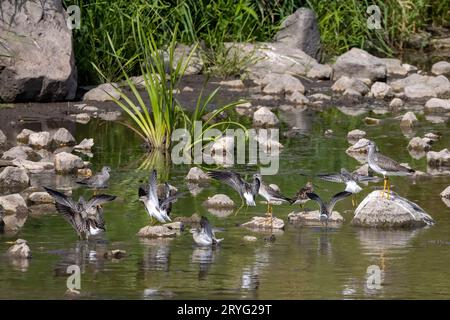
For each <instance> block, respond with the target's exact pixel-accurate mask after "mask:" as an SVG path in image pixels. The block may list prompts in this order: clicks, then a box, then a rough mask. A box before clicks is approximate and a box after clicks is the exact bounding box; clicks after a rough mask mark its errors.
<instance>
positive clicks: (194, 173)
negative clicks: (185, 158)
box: [185, 167, 210, 181]
mask: <svg viewBox="0 0 450 320" xmlns="http://www.w3.org/2000/svg"><path fill="white" fill-rule="evenodd" d="M185 179H186V180H187V181H207V180H210V178H209V176H208V175H207V174H206V173H204V172H203V170H202V169H200V168H199V167H192V168H191V169H190V170H189V172H188V174H187V176H186V178H185Z"/></svg>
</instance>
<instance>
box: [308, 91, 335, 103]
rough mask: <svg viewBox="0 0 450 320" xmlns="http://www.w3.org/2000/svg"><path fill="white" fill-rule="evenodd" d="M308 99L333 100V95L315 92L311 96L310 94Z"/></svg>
mask: <svg viewBox="0 0 450 320" xmlns="http://www.w3.org/2000/svg"><path fill="white" fill-rule="evenodd" d="M308 99H310V100H313V101H316V100H326V101H329V100H331V97H330V96H329V95H326V94H323V93H315V94H312V95H310V96H308Z"/></svg>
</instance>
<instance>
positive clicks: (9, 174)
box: [0, 167, 30, 193]
mask: <svg viewBox="0 0 450 320" xmlns="http://www.w3.org/2000/svg"><path fill="white" fill-rule="evenodd" d="M29 185H30V177H29V176H28V173H27V171H26V170H25V169H22V168H16V167H6V168H5V169H4V170H3V171H2V172H0V192H7V193H14V192H20V191H22V190H24V189H26V188H27V187H28V186H29Z"/></svg>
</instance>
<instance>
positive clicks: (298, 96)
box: [286, 91, 309, 104]
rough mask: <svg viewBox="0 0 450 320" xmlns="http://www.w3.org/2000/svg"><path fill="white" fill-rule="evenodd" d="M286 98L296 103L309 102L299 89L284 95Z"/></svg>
mask: <svg viewBox="0 0 450 320" xmlns="http://www.w3.org/2000/svg"><path fill="white" fill-rule="evenodd" d="M286 100H288V101H290V102H293V103H296V104H307V103H309V100H308V98H307V97H305V96H304V95H303V93H301V92H299V91H295V92H293V93H291V94H289V95H287V96H286Z"/></svg>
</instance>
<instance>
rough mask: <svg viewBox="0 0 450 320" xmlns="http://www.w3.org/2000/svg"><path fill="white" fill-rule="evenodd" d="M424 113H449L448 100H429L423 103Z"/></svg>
mask: <svg viewBox="0 0 450 320" xmlns="http://www.w3.org/2000/svg"><path fill="white" fill-rule="evenodd" d="M425 112H427V113H446V112H450V99H439V98H431V99H430V100H428V101H427V102H426V103H425Z"/></svg>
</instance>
